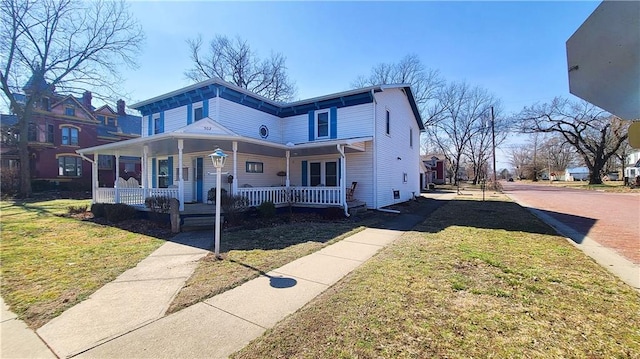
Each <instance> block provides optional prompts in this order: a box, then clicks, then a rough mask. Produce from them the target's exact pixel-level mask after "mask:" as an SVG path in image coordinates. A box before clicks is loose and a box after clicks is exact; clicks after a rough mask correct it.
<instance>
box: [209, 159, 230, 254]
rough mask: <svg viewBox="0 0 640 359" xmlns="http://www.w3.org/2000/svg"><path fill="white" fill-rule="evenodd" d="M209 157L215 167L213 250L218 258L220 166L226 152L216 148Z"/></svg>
mask: <svg viewBox="0 0 640 359" xmlns="http://www.w3.org/2000/svg"><path fill="white" fill-rule="evenodd" d="M209 157H211V162H213V167H215V168H216V223H215V242H214V251H215V254H216V258H220V202H221V201H222V199H221V198H220V186H222V181H221V180H220V177H221V174H222V167H224V162H225V161H226V159H227V154H225V153H224V151H222V150H221V149H220V148H216V150H215V151H213V153H212V154H210V155H209Z"/></svg>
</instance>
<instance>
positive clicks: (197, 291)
mask: <svg viewBox="0 0 640 359" xmlns="http://www.w3.org/2000/svg"><path fill="white" fill-rule="evenodd" d="M387 217H389V215H386V214H382V213H379V212H367V213H365V214H360V215H358V216H357V218H350V219H343V220H335V221H322V220H319V219H318V218H317V217H310V218H308V219H307V220H305V221H303V222H292V223H288V224H278V225H276V226H273V227H266V228H258V229H248V230H237V231H231V232H226V231H225V232H223V233H222V237H221V244H220V246H221V254H222V256H223V258H224V260H217V259H216V258H215V256H214V255H213V254H209V255H207V256H206V257H205V258H203V259H202V260H200V263H199V264H198V268H197V269H196V271H195V272H194V273H193V275H192V276H191V278H189V280H188V281H187V283H186V284H185V286H184V287H183V288H182V290H181V291H180V292H179V293H178V295H177V296H176V298H175V299H174V301H173V302H172V304H171V306H170V307H169V310H168V313H172V312H176V311H178V310H180V309H183V308H185V307H188V306H190V305H193V304H195V303H198V302H200V301H202V300H205V299H207V298H210V297H212V296H214V295H216V294H219V293H222V292H224V291H227V290H229V289H231V288H234V287H236V286H238V285H240V284H242V283H244V282H246V281H248V280H251V279H253V278H256V277H258V276H259V275H260V274H261V273H262V274H264V273H267V272H269V271H271V270H273V269H276V268H279V267H281V266H283V265H285V264H287V263H289V262H291V261H293V260H296V259H298V258H300V257H304V256H306V255H308V254H311V253H313V252H315V251H318V250H320V249H322V248H323V247H325V246H327V245H330V244H332V243H335V242H337V241H339V240H341V239H343V238H346V237H348V236H350V235H352V234H355V233H357V232H359V231H361V230H363V229H365V228H366V226H369V225H373V224H376V223H379V222H380V221H381V220H383V219H384V218H387Z"/></svg>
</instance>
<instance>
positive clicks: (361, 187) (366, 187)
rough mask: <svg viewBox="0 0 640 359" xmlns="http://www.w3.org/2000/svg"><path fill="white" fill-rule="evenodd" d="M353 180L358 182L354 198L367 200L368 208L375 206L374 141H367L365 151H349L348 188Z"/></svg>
mask: <svg viewBox="0 0 640 359" xmlns="http://www.w3.org/2000/svg"><path fill="white" fill-rule="evenodd" d="M369 122H372V121H369ZM351 182H358V185H357V186H356V190H355V192H354V195H353V198H354V199H357V200H359V201H363V202H365V203H366V204H367V207H368V208H374V204H373V142H371V141H369V142H366V143H365V152H356V153H347V178H346V183H345V186H346V188H350V187H351Z"/></svg>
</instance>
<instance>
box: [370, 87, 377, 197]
mask: <svg viewBox="0 0 640 359" xmlns="http://www.w3.org/2000/svg"><path fill="white" fill-rule="evenodd" d="M371 98H373V103H372V104H373V141H372V142H373V146H371V147H373V166H372V167H373V208H378V155H377V153H378V145H377V142H376V134H377V133H378V128H377V126H376V124H377V119H376V105H377V103H376V98H375V92H374V91H373V89H372V90H371Z"/></svg>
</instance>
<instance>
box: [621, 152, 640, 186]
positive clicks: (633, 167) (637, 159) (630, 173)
mask: <svg viewBox="0 0 640 359" xmlns="http://www.w3.org/2000/svg"><path fill="white" fill-rule="evenodd" d="M638 176H640V150H635V151H633V152H631V153H630V154H629V156H628V157H627V162H626V167H625V168H624V177H625V180H626V182H625V183H635V182H636V181H637V180H636V178H637V177H638Z"/></svg>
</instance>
